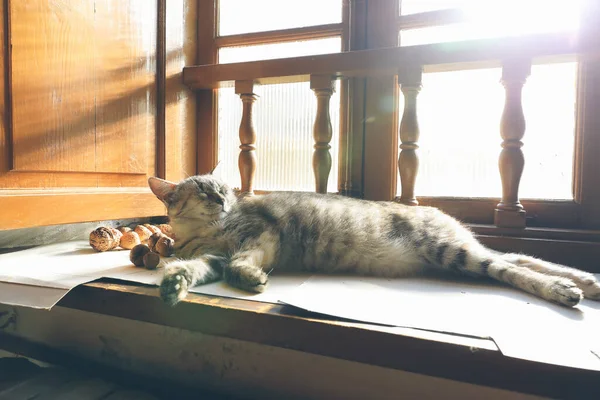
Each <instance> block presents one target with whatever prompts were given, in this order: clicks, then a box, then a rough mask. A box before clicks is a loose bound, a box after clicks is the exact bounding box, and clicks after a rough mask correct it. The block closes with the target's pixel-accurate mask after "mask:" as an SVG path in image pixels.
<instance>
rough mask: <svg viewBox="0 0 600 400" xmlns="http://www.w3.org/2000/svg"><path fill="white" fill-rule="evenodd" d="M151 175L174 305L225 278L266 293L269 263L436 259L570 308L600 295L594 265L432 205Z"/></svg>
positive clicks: (391, 273)
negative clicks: (556, 256)
mask: <svg viewBox="0 0 600 400" xmlns="http://www.w3.org/2000/svg"><path fill="white" fill-rule="evenodd" d="M148 183H149V186H150V189H151V190H152V192H153V193H154V194H155V195H156V197H158V199H160V200H161V201H162V202H163V203H164V204H165V205H166V207H167V212H168V216H169V218H170V224H171V226H172V229H173V233H174V235H175V256H176V257H177V259H176V260H174V261H172V262H170V263H168V264H167V265H166V266H165V272H164V277H163V279H162V282H161V284H160V295H161V298H162V299H163V300H164V301H165V302H166V303H167V304H170V305H175V304H176V303H178V302H179V301H180V300H182V299H184V298H185V296H186V295H187V292H188V289H189V288H190V287H192V286H195V285H198V284H202V283H208V282H213V281H216V280H220V279H224V280H225V281H226V282H227V283H228V284H229V285H232V286H234V287H237V288H240V289H243V290H246V291H251V292H258V293H260V292H263V291H264V290H265V289H266V287H267V283H268V274H269V273H270V271H271V270H273V269H278V270H285V271H309V272H323V273H351V274H357V275H371V276H378V277H390V278H395V277H402V276H407V275H410V274H412V273H415V272H417V271H419V270H423V269H425V268H430V267H435V268H442V269H445V270H450V271H453V272H456V273H459V274H465V275H471V276H478V277H489V278H492V279H495V280H497V281H500V282H503V283H506V284H508V285H511V286H513V287H515V288H518V289H521V290H524V291H525V292H528V293H531V294H533V295H535V296H538V297H541V298H543V299H546V300H549V301H551V302H554V303H558V304H561V305H564V306H569V307H574V306H575V305H577V304H578V303H579V302H580V301H581V300H582V299H583V298H584V297H586V298H589V299H593V300H600V283H598V282H597V280H596V278H595V277H594V276H593V275H592V274H589V273H587V272H583V271H580V270H577V269H574V268H569V267H565V266H562V265H558V264H553V263H550V262H547V261H543V260H540V259H536V258H534V257H530V256H526V255H522V254H504V253H499V252H496V251H494V250H491V249H488V248H486V247H484V246H483V245H482V244H481V243H480V242H479V241H478V240H477V239H476V238H475V236H474V235H473V234H472V233H471V232H470V231H469V229H467V228H466V227H465V226H464V225H462V224H461V223H460V222H459V221H458V220H456V219H454V218H452V217H450V216H449V215H447V214H445V213H443V212H442V211H440V210H438V209H436V208H432V207H422V206H416V207H415V206H405V205H402V204H398V203H394V202H376V201H367V200H360V199H355V198H350V197H344V196H340V195H334V194H316V193H305V192H275V193H270V194H266V195H259V196H246V197H244V198H243V199H238V198H237V197H236V195H235V194H234V191H233V190H232V189H231V188H230V187H229V186H228V185H227V184H225V183H224V182H222V181H220V180H219V179H217V178H216V177H214V176H213V175H198V176H192V177H189V178H187V179H185V180H183V181H181V182H179V183H173V182H168V181H165V180H162V179H159V178H149V180H148Z"/></svg>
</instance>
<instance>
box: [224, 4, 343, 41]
mask: <svg viewBox="0 0 600 400" xmlns="http://www.w3.org/2000/svg"><path fill="white" fill-rule="evenodd" d="M341 3H342V2H341V0H302V1H282V0H219V27H218V31H219V36H227V35H237V34H244V33H250V32H263V31H273V30H279V29H290V28H299V27H307V26H315V25H324V24H333V23H341V22H342V4H341Z"/></svg>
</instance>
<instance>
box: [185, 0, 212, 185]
mask: <svg viewBox="0 0 600 400" xmlns="http://www.w3.org/2000/svg"><path fill="white" fill-rule="evenodd" d="M216 4H217V2H216V1H200V2H198V15H197V26H198V32H197V36H196V43H197V59H196V64H198V65H205V64H216V63H217V62H218V52H217V46H216V44H215V37H216V35H217V7H216ZM184 71H185V68H184ZM184 76H185V72H184ZM184 83H185V81H184ZM196 106H197V108H196V121H197V128H196V129H197V134H196V137H197V138H198V142H197V148H196V152H197V155H198V156H197V165H196V172H197V173H199V174H207V173H209V172H210V171H212V170H213V169H214V168H215V167H216V165H217V158H218V153H219V147H218V146H219V144H218V134H217V112H216V111H217V93H216V91H215V90H200V91H199V92H198V93H197V95H196Z"/></svg>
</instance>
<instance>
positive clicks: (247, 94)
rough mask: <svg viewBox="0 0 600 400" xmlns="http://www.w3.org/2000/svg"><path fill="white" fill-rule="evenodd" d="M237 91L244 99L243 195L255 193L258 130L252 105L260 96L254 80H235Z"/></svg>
mask: <svg viewBox="0 0 600 400" xmlns="http://www.w3.org/2000/svg"><path fill="white" fill-rule="evenodd" d="M235 93H236V94H238V95H239V96H240V99H242V120H241V122H240V143H241V145H240V156H239V158H238V166H239V168H240V177H241V180H242V189H241V194H242V195H252V194H254V191H253V189H254V173H255V172H256V154H255V150H256V147H255V146H254V145H255V144H256V132H255V131H254V125H253V124H252V105H253V104H254V102H255V101H256V99H257V98H258V95H257V94H256V93H255V86H254V82H252V81H235Z"/></svg>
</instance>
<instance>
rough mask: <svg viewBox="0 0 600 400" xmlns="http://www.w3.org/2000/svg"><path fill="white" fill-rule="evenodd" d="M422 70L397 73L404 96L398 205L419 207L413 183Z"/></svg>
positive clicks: (403, 70) (410, 68)
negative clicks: (400, 190) (418, 98)
mask: <svg viewBox="0 0 600 400" xmlns="http://www.w3.org/2000/svg"><path fill="white" fill-rule="evenodd" d="M422 71H423V68H422V67H421V66H420V65H413V66H407V67H405V68H402V69H401V70H400V71H399V72H398V83H399V85H400V90H402V94H403V95H404V112H403V113H402V120H401V122H400V142H401V144H400V155H399V156H398V171H399V172H400V184H401V189H402V193H401V195H400V203H402V204H406V205H411V206H416V205H419V202H418V201H417V199H416V197H415V182H416V180H417V173H418V171H419V156H418V154H417V149H418V148H419V145H418V141H419V121H418V119H417V95H418V94H419V92H420V91H421V78H422V74H423V72H422Z"/></svg>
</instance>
